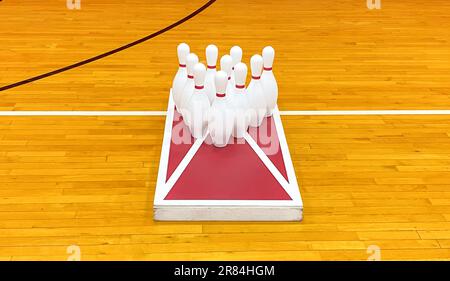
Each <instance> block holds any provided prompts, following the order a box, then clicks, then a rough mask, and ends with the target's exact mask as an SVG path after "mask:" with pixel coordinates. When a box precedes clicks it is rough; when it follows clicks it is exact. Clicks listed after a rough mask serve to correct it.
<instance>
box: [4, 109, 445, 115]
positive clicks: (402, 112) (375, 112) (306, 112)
mask: <svg viewBox="0 0 450 281" xmlns="http://www.w3.org/2000/svg"><path fill="white" fill-rule="evenodd" d="M280 114H281V115H291V116H320V115H329V116H333V115H450V110H293V111H280ZM165 115H166V111H70V110H66V111H0V116H165Z"/></svg>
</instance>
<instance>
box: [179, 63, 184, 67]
mask: <svg viewBox="0 0 450 281" xmlns="http://www.w3.org/2000/svg"><path fill="white" fill-rule="evenodd" d="M178 66H179V67H186V65H185V64H182V63H180V64H178Z"/></svg>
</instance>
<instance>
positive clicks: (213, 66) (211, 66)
mask: <svg viewBox="0 0 450 281" xmlns="http://www.w3.org/2000/svg"><path fill="white" fill-rule="evenodd" d="M206 67H207V68H209V69H216V66H215V65H207V66H206Z"/></svg>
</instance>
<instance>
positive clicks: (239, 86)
mask: <svg viewBox="0 0 450 281" xmlns="http://www.w3.org/2000/svg"><path fill="white" fill-rule="evenodd" d="M244 88H245V85H238V84H236V89H244Z"/></svg>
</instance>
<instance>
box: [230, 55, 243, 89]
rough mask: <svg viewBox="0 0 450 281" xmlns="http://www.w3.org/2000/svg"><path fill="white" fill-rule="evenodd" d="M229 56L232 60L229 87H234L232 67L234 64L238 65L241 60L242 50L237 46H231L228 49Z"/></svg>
mask: <svg viewBox="0 0 450 281" xmlns="http://www.w3.org/2000/svg"><path fill="white" fill-rule="evenodd" d="M230 56H231V58H232V59H233V64H232V67H231V81H230V82H231V86H233V87H234V84H235V77H234V67H235V65H236V64H238V63H240V62H241V60H242V49H241V47H239V46H233V47H231V49H230Z"/></svg>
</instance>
